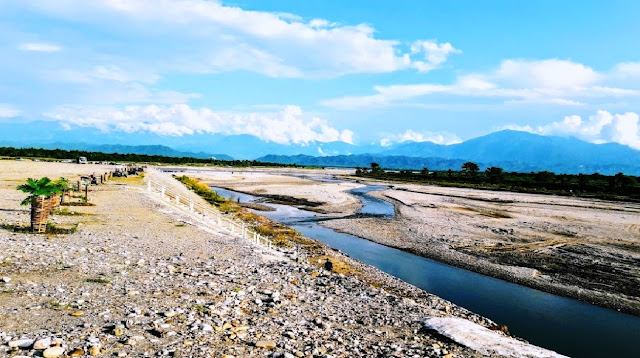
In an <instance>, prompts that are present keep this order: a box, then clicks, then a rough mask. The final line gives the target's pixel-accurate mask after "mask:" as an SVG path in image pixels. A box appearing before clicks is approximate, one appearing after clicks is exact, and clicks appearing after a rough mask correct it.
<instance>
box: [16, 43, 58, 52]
mask: <svg viewBox="0 0 640 358" xmlns="http://www.w3.org/2000/svg"><path fill="white" fill-rule="evenodd" d="M18 49H20V50H21V51H34V52H58V51H60V50H62V47H60V46H58V45H56V44H49V43H43V42H30V43H23V44H20V45H19V46H18Z"/></svg>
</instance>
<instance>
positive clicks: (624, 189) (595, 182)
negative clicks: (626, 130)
mask: <svg viewBox="0 0 640 358" xmlns="http://www.w3.org/2000/svg"><path fill="white" fill-rule="evenodd" d="M355 174H356V176H359V177H369V178H377V179H391V180H399V181H406V182H417V183H425V184H437V185H445V186H460V187H474V188H485V189H494V190H509V191H516V192H528V193H551V194H560V195H576V196H590V197H598V198H603V199H633V200H640V184H639V183H640V177H635V176H631V175H625V174H623V173H618V174H616V175H602V174H598V173H594V174H556V173H553V172H550V171H540V172H529V173H518V172H506V171H504V170H503V169H502V168H499V167H490V168H487V169H486V170H484V171H481V170H480V167H479V166H478V165H477V164H476V163H473V162H466V163H464V164H463V165H462V166H461V167H460V169H459V170H452V169H449V170H445V171H442V170H435V171H432V170H429V169H428V168H423V169H422V170H399V171H395V170H394V171H391V170H384V169H383V168H381V167H380V165H379V164H378V163H371V166H370V167H368V168H366V167H364V168H362V167H360V168H356V172H355Z"/></svg>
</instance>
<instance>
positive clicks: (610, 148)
mask: <svg viewBox="0 0 640 358" xmlns="http://www.w3.org/2000/svg"><path fill="white" fill-rule="evenodd" d="M259 160H263V161H269V162H277V163H283V164H285V163H286V164H294V163H295V164H299V165H316V166H339V167H356V166H369V164H370V163H371V162H377V163H379V164H380V165H381V166H382V167H383V168H388V169H415V170H419V169H421V168H423V167H426V168H429V169H432V170H447V169H454V170H458V169H459V168H460V166H461V165H462V163H464V162H466V161H472V162H476V163H478V164H479V165H480V166H481V168H482V169H484V168H487V167H490V166H497V167H501V168H503V169H505V170H507V171H517V172H530V171H543V170H548V171H553V172H556V173H567V174H576V173H588V174H591V173H595V172H598V173H601V174H616V173H619V172H623V173H625V174H629V175H640V151H638V150H635V149H632V148H630V147H627V146H624V145H620V144H615V143H607V144H593V143H588V142H584V141H581V140H579V139H576V138H565V137H552V136H541V135H536V134H531V133H527V132H519V131H500V132H496V133H491V134H489V135H486V136H483V137H479V138H474V139H471V140H468V141H466V142H463V143H460V144H453V145H440V144H435V143H431V142H412V143H406V144H403V145H400V146H398V147H396V148H393V149H391V150H387V151H384V152H381V153H377V154H364V155H348V156H345V155H340V156H325V157H309V156H300V155H298V156H271V155H268V156H264V157H261V158H259Z"/></svg>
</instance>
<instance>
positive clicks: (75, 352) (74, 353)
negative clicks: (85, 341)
mask: <svg viewBox="0 0 640 358" xmlns="http://www.w3.org/2000/svg"><path fill="white" fill-rule="evenodd" d="M83 355H84V350H82V349H81V348H76V349H74V350H72V351H71V353H69V357H82V356H83Z"/></svg>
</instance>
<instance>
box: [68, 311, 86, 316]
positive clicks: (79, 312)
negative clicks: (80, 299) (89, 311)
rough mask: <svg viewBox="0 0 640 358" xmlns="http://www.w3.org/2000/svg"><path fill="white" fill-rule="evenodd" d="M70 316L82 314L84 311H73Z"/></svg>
mask: <svg viewBox="0 0 640 358" xmlns="http://www.w3.org/2000/svg"><path fill="white" fill-rule="evenodd" d="M71 316H73V317H80V316H84V312H82V311H75V312H73V313H71Z"/></svg>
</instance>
